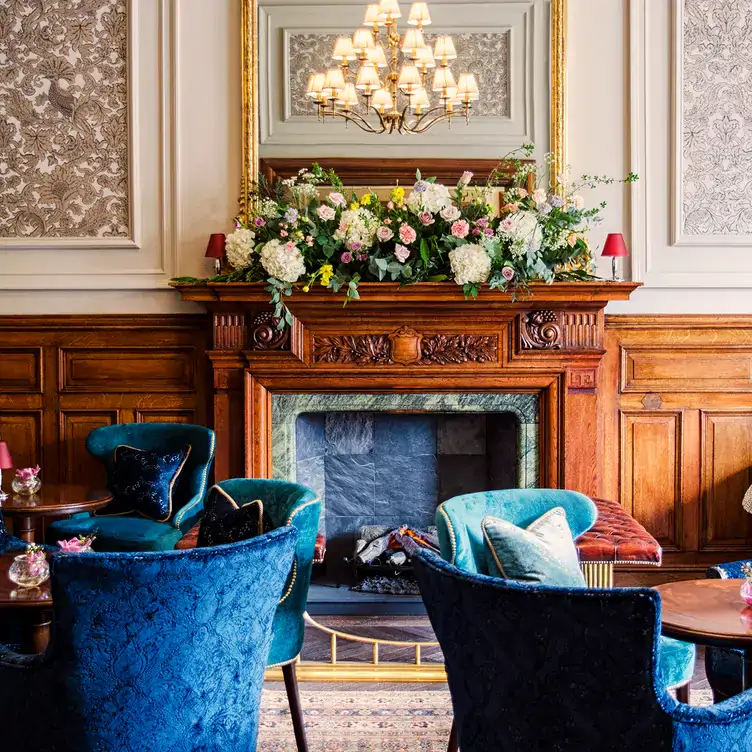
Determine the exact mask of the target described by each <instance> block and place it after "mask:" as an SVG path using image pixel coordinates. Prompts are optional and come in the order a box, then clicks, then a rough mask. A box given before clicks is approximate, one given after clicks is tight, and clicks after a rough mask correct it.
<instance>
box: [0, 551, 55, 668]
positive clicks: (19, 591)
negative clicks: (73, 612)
mask: <svg viewBox="0 0 752 752" xmlns="http://www.w3.org/2000/svg"><path fill="white" fill-rule="evenodd" d="M19 553H20V552H15V553H12V554H0V609H2V610H6V609H14V610H17V611H18V615H19V620H22V621H23V622H24V624H23V625H22V630H23V642H22V648H21V649H22V650H23V652H25V653H43V652H44V651H45V650H47V645H48V644H49V642H50V625H51V624H52V614H51V609H52V593H51V591H50V581H49V580H47V581H46V582H43V583H42V584H41V585H40V586H39V587H36V588H22V587H18V585H16V583H15V582H11V580H10V578H9V577H8V570H9V569H10V565H11V564H12V563H13V559H14V558H15V557H16V556H19Z"/></svg>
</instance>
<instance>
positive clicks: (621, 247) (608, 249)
mask: <svg viewBox="0 0 752 752" xmlns="http://www.w3.org/2000/svg"><path fill="white" fill-rule="evenodd" d="M601 256H606V257H608V258H624V256H629V251H628V250H627V244H626V243H625V242H624V236H623V235H622V234H621V233H618V232H612V233H611V234H610V235H609V236H608V237H607V238H606V244H605V245H604V246H603V252H602V253H601Z"/></svg>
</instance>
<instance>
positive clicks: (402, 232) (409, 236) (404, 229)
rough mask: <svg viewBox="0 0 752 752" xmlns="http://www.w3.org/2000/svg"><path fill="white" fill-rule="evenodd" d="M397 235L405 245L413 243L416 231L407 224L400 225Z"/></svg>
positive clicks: (416, 235) (416, 234)
mask: <svg viewBox="0 0 752 752" xmlns="http://www.w3.org/2000/svg"><path fill="white" fill-rule="evenodd" d="M399 236H400V240H401V241H402V242H403V243H405V244H406V245H409V244H410V243H414V242H415V239H416V238H417V237H418V233H417V232H415V230H413V228H412V227H410V225H408V224H403V225H400V228H399Z"/></svg>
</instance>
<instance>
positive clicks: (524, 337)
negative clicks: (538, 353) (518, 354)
mask: <svg viewBox="0 0 752 752" xmlns="http://www.w3.org/2000/svg"><path fill="white" fill-rule="evenodd" d="M519 333H520V338H519V349H520V350H521V351H530V350H599V349H601V344H602V343H601V339H602V335H601V331H600V328H599V326H598V314H597V313H595V312H592V311H554V310H539V311H530V312H529V313H523V314H521V315H520V319H519Z"/></svg>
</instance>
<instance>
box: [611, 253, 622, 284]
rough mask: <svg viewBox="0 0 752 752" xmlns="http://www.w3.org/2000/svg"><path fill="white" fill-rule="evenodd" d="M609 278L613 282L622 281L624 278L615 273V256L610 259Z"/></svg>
mask: <svg viewBox="0 0 752 752" xmlns="http://www.w3.org/2000/svg"><path fill="white" fill-rule="evenodd" d="M611 280H612V281H613V282H623V281H624V280H623V279H622V278H621V277H619V276H618V275H617V274H616V258H612V259H611Z"/></svg>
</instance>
